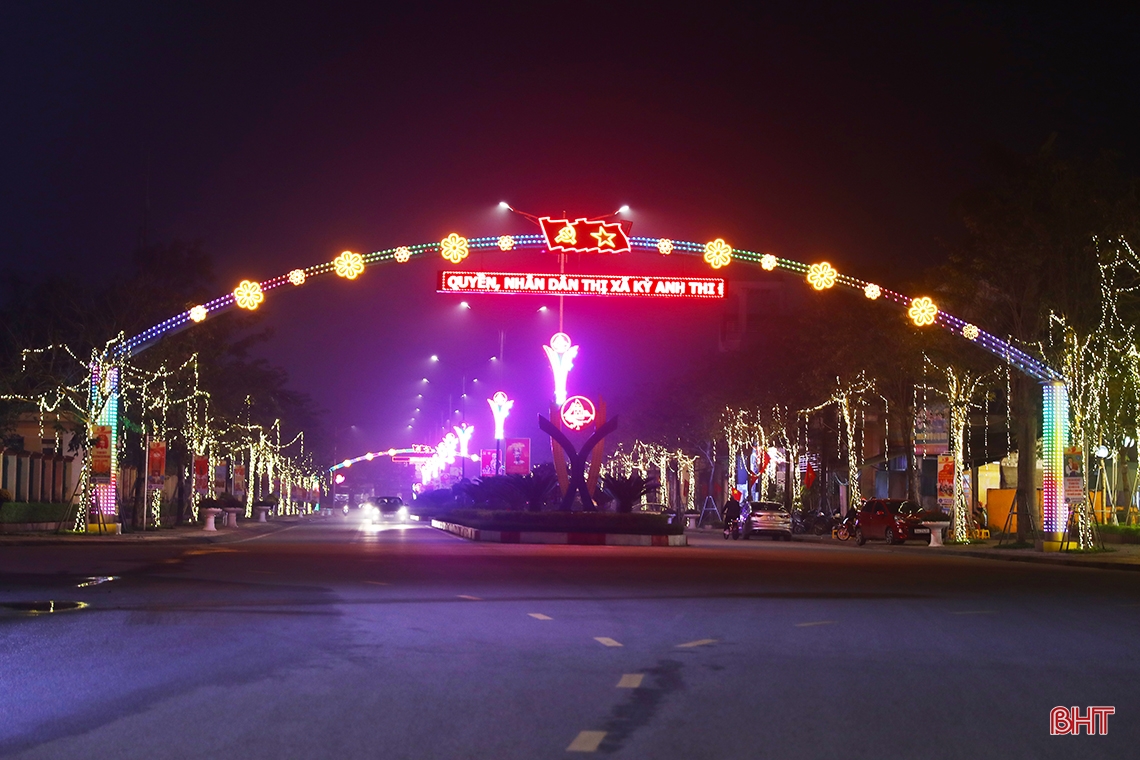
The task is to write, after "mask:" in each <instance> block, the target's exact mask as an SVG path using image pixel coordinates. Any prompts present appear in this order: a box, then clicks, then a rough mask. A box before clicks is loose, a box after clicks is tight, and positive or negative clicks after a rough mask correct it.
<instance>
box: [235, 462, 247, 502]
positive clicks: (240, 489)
mask: <svg viewBox="0 0 1140 760" xmlns="http://www.w3.org/2000/svg"><path fill="white" fill-rule="evenodd" d="M234 496H236V497H238V498H239V499H244V498H245V465H244V464H235V465H234Z"/></svg>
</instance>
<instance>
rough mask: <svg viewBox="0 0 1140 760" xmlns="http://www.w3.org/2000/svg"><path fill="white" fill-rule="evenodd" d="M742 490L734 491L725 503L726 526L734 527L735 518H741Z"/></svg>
mask: <svg viewBox="0 0 1140 760" xmlns="http://www.w3.org/2000/svg"><path fill="white" fill-rule="evenodd" d="M739 499H740V492H739V491H733V492H732V496H731V497H730V498H729V499H728V501H726V502H725V503H724V526H725V527H726V528H731V527H732V522H733V521H734V520H739V519H740V501H739Z"/></svg>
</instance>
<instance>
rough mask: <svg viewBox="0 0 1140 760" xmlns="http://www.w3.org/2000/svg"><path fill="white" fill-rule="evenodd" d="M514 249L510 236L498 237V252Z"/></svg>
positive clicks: (512, 239) (513, 242)
mask: <svg viewBox="0 0 1140 760" xmlns="http://www.w3.org/2000/svg"><path fill="white" fill-rule="evenodd" d="M514 247H515V239H514V238H513V237H511V236H510V235H500V236H499V250H500V251H509V250H511V249H512V248H514Z"/></svg>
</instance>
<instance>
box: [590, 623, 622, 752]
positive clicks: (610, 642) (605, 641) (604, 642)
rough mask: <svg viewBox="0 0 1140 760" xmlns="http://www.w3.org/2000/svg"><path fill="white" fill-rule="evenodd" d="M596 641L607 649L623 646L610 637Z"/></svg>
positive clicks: (599, 637) (599, 638)
mask: <svg viewBox="0 0 1140 760" xmlns="http://www.w3.org/2000/svg"><path fill="white" fill-rule="evenodd" d="M594 641H596V642H598V643H599V644H601V645H602V646H607V647H620V646H621V643H620V642H617V641H614V640H613V639H611V638H610V637H609V636H595V637H594ZM585 733H589V731H586V732H585ZM598 741H601V740H600V739H599V740H598ZM591 751H593V750H591Z"/></svg>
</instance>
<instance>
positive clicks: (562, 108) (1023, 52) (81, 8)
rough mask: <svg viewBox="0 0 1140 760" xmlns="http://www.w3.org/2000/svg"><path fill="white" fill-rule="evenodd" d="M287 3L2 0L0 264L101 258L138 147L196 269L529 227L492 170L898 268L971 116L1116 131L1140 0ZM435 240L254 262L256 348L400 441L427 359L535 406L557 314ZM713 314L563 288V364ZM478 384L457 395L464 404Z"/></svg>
mask: <svg viewBox="0 0 1140 760" xmlns="http://www.w3.org/2000/svg"><path fill="white" fill-rule="evenodd" d="M286 5H288V6H294V7H288V8H287V7H285V6H286ZM299 5H300V4H296V3H293V4H284V3H271V4H264V5H254V4H243V3H230V2H227V3H192V4H181V3H178V4H175V3H153V2H148V3H50V4H48V3H15V2H8V3H4V4H2V5H0V98H2V100H0V102H2V104H3V105H2V108H0V144H2V145H3V148H2V149H0V156H2V164H0V167H2V168H0V258H2V262H0V263H3V265H5V266H8V267H11V266H17V267H22V268H27V269H31V268H33V267H54V268H63V269H68V270H71V271H73V272H75V273H78V274H82V275H84V276H86V275H90V276H93V277H96V278H99V277H113V276H115V274H116V273H117V272H121V271H122V270H123V267H124V266H125V261H126V259H127V256H128V255H129V253H130V251H131V250H132V249H133V248H134V247H135V246H136V245H137V244H138V242H139V238H140V230H141V229H142V226H143V218H144V211H143V210H144V206H145V205H146V199H147V197H148V193H147V187H148V176H149V208H150V211H149V215H148V217H147V218H148V220H149V221H148V225H147V228H148V236H149V238H150V239H151V240H152V241H153V240H164V241H168V240H172V239H175V238H179V239H183V240H200V241H201V242H202V243H203V245H204V246H205V247H206V249H207V250H208V251H210V252H211V253H212V255H213V256H214V257H215V259H216V261H217V264H218V265H217V269H218V273H219V276H220V286H219V287H220V290H226V289H229V288H231V287H232V284H234V283H236V281H237V280H238V279H240V278H243V277H249V278H255V279H265V278H268V277H270V276H272V275H275V274H278V273H280V272H283V271H286V270H288V269H290V268H293V267H296V266H306V265H309V264H313V263H316V262H318V261H322V260H328V259H330V258H332V257H333V256H334V255H335V254H336V253H338V252H339V251H341V250H344V249H353V250H360V251H364V250H377V249H381V248H387V247H390V246H393V245H398V244H404V243H416V242H427V241H432V240H439V239H440V238H441V237H442V236H443V235H445V234H446V233H448V232H451V231H459V232H461V233H462V234H465V235H468V236H474V235H481V234H498V233H500V232H504V231H508V232H509V231H515V232H526V231H530V230H529V229H528V227H527V225H526V223H525V222H522V221H521V220H519V219H518V218H513V219H508V218H507V217H506V216H505V215H504V214H503V213H502V212H500V211H498V210H497V209H496V204H497V202H498V201H500V200H507V201H510V202H511V203H512V204H514V205H515V206H516V207H518V208H522V209H526V210H529V211H534V212H539V213H547V212H559V211H562V210H567V211H570V212H571V213H575V212H578V213H585V214H593V213H600V212H602V213H604V212H607V211H610V210H612V209H615V208H617V207H618V206H619V205H621V204H623V203H628V204H629V205H630V206H631V208H632V211H631V213H630V215H629V218H630V219H632V220H633V223H634V228H633V231H634V233H635V234H642V235H652V236H666V237H672V238H676V239H688V240H696V241H705V240H709V239H711V238H713V237H724V238H726V239H727V240H729V241H730V242H732V243H733V244H735V245H737V246H739V247H745V248H749V249H752V250H763V251H772V252H775V253H778V254H781V255H786V256H789V257H794V258H801V259H808V260H818V259H821V258H827V259H829V260H830V261H832V262H833V263H835V264H836V265H837V267H838V268H839V269H840V270H841V271H850V272H851V273H853V274H855V275H857V276H864V277H868V278H874V279H878V280H879V281H881V282H883V283H884V284H886V285H895V286H899V287H903V286H905V284H906V279H907V278H908V277H909V276H911V275H912V274H914V273H915V272H917V271H918V270H920V269H921V268H922V267H923V266H925V265H928V264H932V263H937V262H938V261H940V259H941V257H942V248H941V246H940V244H939V242H938V241H939V240H941V239H945V238H946V237H947V236H952V235H953V234H954V232H955V229H956V228H955V225H954V223H953V220H952V218H951V217H950V204H951V202H952V201H953V199H954V198H955V196H957V195H958V194H959V193H961V192H962V191H963V190H965V189H966V188H968V187H970V186H972V185H974V184H976V183H977V182H979V181H980V180H981V179H982V175H981V169H980V166H981V164H980V158H981V155H982V153H983V151H984V150H985V149H986V147H987V146H991V145H996V144H1000V145H1004V146H1007V147H1010V148H1014V149H1016V150H1021V151H1030V150H1033V149H1035V148H1036V147H1037V146H1039V145H1040V144H1041V143H1042V142H1043V141H1044V140H1045V139H1046V137H1047V136H1048V135H1049V134H1050V133H1051V132H1054V131H1055V132H1057V133H1059V138H1058V139H1059V145H1060V146H1061V148H1062V150H1063V151H1068V152H1071V153H1078V154H1091V153H1095V152H1097V151H1101V150H1115V151H1119V152H1121V153H1123V154H1124V155H1125V157H1126V159H1127V160H1129V161H1134V159H1135V153H1136V150H1135V149H1136V137H1135V136H1136V125H1137V124H1138V123H1140V122H1138V118H1137V117H1140V106H1138V103H1140V99H1138V98H1137V94H1138V93H1137V87H1136V81H1137V75H1138V74H1140V70H1138V69H1140V66H1138V65H1137V64H1136V62H1135V61H1136V51H1137V49H1138V47H1137V42H1138V40H1137V36H1138V35H1137V33H1136V32H1137V29H1138V28H1140V27H1138V21H1140V18H1138V15H1140V14H1138V13H1137V12H1136V11H1131V12H1127V11H1113V12H1111V13H1109V12H1106V11H1105V10H1104V9H1103V8H1102V9H1098V10H1093V6H1090V5H1086V4H1071V5H1070V6H1069V7H1067V8H1061V7H1056V8H1051V9H1042V8H1039V7H1038V5H1039V4H1037V3H1010V4H1000V3H941V4H936V3H914V2H907V3H883V4H870V7H865V6H864V4H850V3H835V4H826V3H810V2H796V3H746V4H745V3H742V4H740V5H738V6H731V5H727V6H721V5H717V4H714V3H693V4H688V7H687V8H686V9H673V8H669V7H667V6H666V5H665V4H661V3H645V4H641V5H628V6H616V5H613V4H597V5H592V4H587V3H581V2H579V3H564V4H551V5H541V4H535V3H527V4H521V5H518V6H516V7H510V6H492V5H490V4H483V3H456V4H442V5H435V4H424V3H400V4H396V3H367V4H361V5H360V7H354V6H351V5H347V6H342V5H336V4H332V3H319V4H312V5H311V6H309V8H308V9H307V10H304V9H297V7H295V6H299ZM535 256H538V258H535ZM635 256H637V254H635ZM517 264H518V268H523V269H527V268H529V269H532V270H543V269H548V268H549V267H550V266H552V265H553V262H552V260H551V259H549V258H547V257H545V256H541V255H536V254H532V255H531V257H530V258H529V259H522V258H520V259H518V260H517ZM484 265H485V266H486V267H488V268H490V267H493V266H495V267H497V266H502V265H503V262H502V261H501V260H497V259H491V260H488V261H486V262H485V264H478V263H473V266H484ZM647 266H648V265H647ZM671 266H674V267H675V268H676V269H678V270H684V269H687V271H692V272H697V271H698V269H699V267H695V266H694V263H693V262H682V261H678V260H676V258H675V259H674V261H673V262H672V264H671ZM629 267H630V271H640V269H641V268H644V267H642V266H641V264H640V263H638V261H637V260H636V259H631V260H630V261H629ZM439 268H440V266H439V262H438V259H436V260H433V261H421V262H418V263H414V264H409V265H407V267H406V268H404V269H401V270H400V271H399V272H395V271H393V268H392V267H386V268H374V269H372V270H369V271H368V272H367V273H366V274H365V275H364V276H363V277H362V278H361V280H360V281H358V282H356V283H352V284H349V283H345V282H340V281H337V282H325V283H318V282H314V283H313V284H312V286H311V287H307V288H306V289H305V291H304V292H297V293H281V294H273V296H272V297H271V298H270V299H269V302H268V303H267V305H266V307H265V308H266V311H267V312H268V320H267V323H268V324H271V325H273V326H274V327H275V328H276V329H277V334H276V337H275V338H274V340H273V341H272V343H271V344H270V345H269V346H267V348H266V353H267V355H269V356H270V357H271V358H272V359H274V360H275V361H276V362H278V363H280V364H281V365H283V366H285V367H287V368H288V369H289V370H290V372H291V374H292V376H293V378H294V381H295V384H296V385H297V386H298V387H299V388H301V389H302V390H305V391H308V392H309V393H311V394H312V395H313V396H314V397H315V398H316V400H317V401H318V402H319V403H320V404H322V405H323V406H325V407H327V408H328V409H330V410H331V411H332V413H333V414H332V418H333V420H334V422H335V423H336V424H338V425H341V426H346V425H349V424H357V425H358V429H359V430H360V431H361V432H360V433H359V434H358V435H359V443H360V445H361V446H364V445H375V446H388V445H395V444H402V443H406V442H408V441H409V440H411V437H410V435H411V434H410V433H409V432H408V431H407V430H406V428H405V427H404V426H405V425H406V424H407V421H408V420H409V419H410V418H411V416H412V409H413V408H414V405H415V403H416V393H418V392H419V389H418V385H420V383H419V381H420V379H421V378H422V377H424V376H425V375H429V373H433V374H430V379H431V381H432V386H431V387H432V390H431V391H430V392H429V394H428V396H429V400H428V401H426V402H425V404H424V406H429V407H430V406H433V405H434V406H435V407H437V409H436V411H435V412H431V411H430V410H429V411H425V412H421V415H420V417H421V420H422V419H423V417H424V416H427V417H429V418H430V417H431V416H432V415H433V414H434V415H435V417H436V418H438V416H439V414H440V413H441V411H442V409H443V407H444V406H446V401H445V400H444V397H445V396H447V395H448V394H451V395H453V396H458V395H459V392H460V390H459V389H460V378H461V377H463V376H467V377H468V378H470V377H480V380H481V381H482V382H484V383H489V382H492V381H493V382H494V383H495V384H496V385H498V384H500V383H501V384H502V387H504V388H506V389H507V390H508V392H511V393H513V394H517V395H519V396H520V398H521V399H523V400H524V401H523V403H521V404H520V411H519V420H520V427H523V426H524V423H525V427H527V428H531V429H526V430H520V431H519V432H521V433H523V434H531V435H535V436H537V435H539V434H538V433H537V431H536V430H533V419H534V414H535V412H536V411H537V410H538V408H539V407H540V403H541V398H542V396H543V394H545V393H547V392H548V390H547V389H546V385H547V384H548V383H547V376H548V374H549V369H548V368H546V367H545V365H544V359H543V356H542V354H541V352H540V348H539V346H540V344H541V343H543V342H545V341H546V340H547V339H548V338H549V335H550V333H551V332H552V329H551V327H552V326H553V324H554V322H552V321H551V320H552V319H556V317H553V315H552V314H551V313H550V312H547V313H540V312H538V311H537V309H538V307H539V306H540V305H542V303H543V302H542V301H539V300H535V299H533V298H529V297H527V298H516V299H514V300H513V301H511V302H510V303H506V302H504V301H503V299H502V298H499V299H495V298H490V297H485V298H482V299H474V300H472V305H473V307H474V308H472V309H471V310H469V311H466V310H460V309H458V307H457V305H456V304H457V299H453V298H451V297H447V296H441V295H436V294H435V293H434V292H433V290H434V285H433V283H434V273H435V272H436V270H437V269H439ZM729 276H730V277H732V276H737V277H739V276H748V277H753V276H755V273H754V272H751V271H749V272H747V273H745V272H744V271H742V270H741V271H732V272H730V275H729ZM548 305H550V306H554V304H553V303H549V304H548ZM718 318H719V310H718V309H717V308H715V307H709V306H699V307H686V308H682V309H677V308H676V307H674V306H672V305H670V306H662V305H660V304H656V305H653V304H648V305H642V304H637V305H631V304H615V303H602V302H599V301H585V300H579V301H571V302H569V306H568V315H567V330H568V331H569V332H570V333H571V335H572V336H573V337H574V338H575V340H576V341H578V342H581V344H582V345H583V349H582V358H581V360H580V361H579V369H578V370H576V371H575V372H576V373H577V374H576V375H574V376H572V377H575V378H576V379H577V380H578V382H579V385H578V386H577V390H580V391H583V392H586V393H588V394H597V393H602V394H608V396H609V397H610V398H616V399H619V400H620V399H622V398H625V397H628V396H629V395H630V394H632V393H634V392H636V390H637V389H638V388H639V387H641V385H642V384H644V383H646V382H652V381H653V380H654V379H656V378H658V377H660V376H662V375H665V374H668V373H669V372H670V371H672V361H671V360H672V359H673V358H674V357H676V356H683V355H685V354H686V353H687V352H688V349H689V348H691V347H692V346H700V345H707V344H708V343H709V341H711V340H715V335H716V330H717V323H718ZM500 330H501V331H503V333H504V335H505V340H504V344H505V345H504V348H505V361H504V362H502V366H501V367H500V368H496V367H495V365H493V364H491V363H490V362H489V361H488V360H489V358H490V357H491V356H492V355H494V354H497V353H498V351H499V332H500ZM433 353H434V354H437V355H439V356H440V359H441V361H440V362H438V363H435V364H433V363H431V362H429V361H428V357H429V356H430V355H431V354H433ZM493 373H502V374H501V375H497V374H493ZM491 390H493V389H489V388H484V389H477V390H475V391H473V393H479V394H482V395H480V396H478V398H475V397H474V396H472V398H473V399H475V400H474V401H473V402H472V404H471V405H469V406H468V411H469V419H471V420H472V421H474V422H476V424H477V425H482V428H483V431H484V432H486V431H487V429H488V428H489V427H490V419H489V414H488V413H487V411H486V404H485V402H484V401H483V400H482V399H484V398H486V396H487V395H489V393H490V391H491ZM452 406H455V407H456V408H458V405H457V404H455V403H454V402H453V404H452ZM476 410H477V411H476ZM436 421H437V422H438V419H437V420H436ZM416 432H417V436H416V437H417V438H420V436H419V435H418V432H419V431H416ZM480 437H482V436H480ZM483 443H486V439H484V440H483ZM354 445H356V444H355V443H346V444H345V446H347V447H351V446H354Z"/></svg>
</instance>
